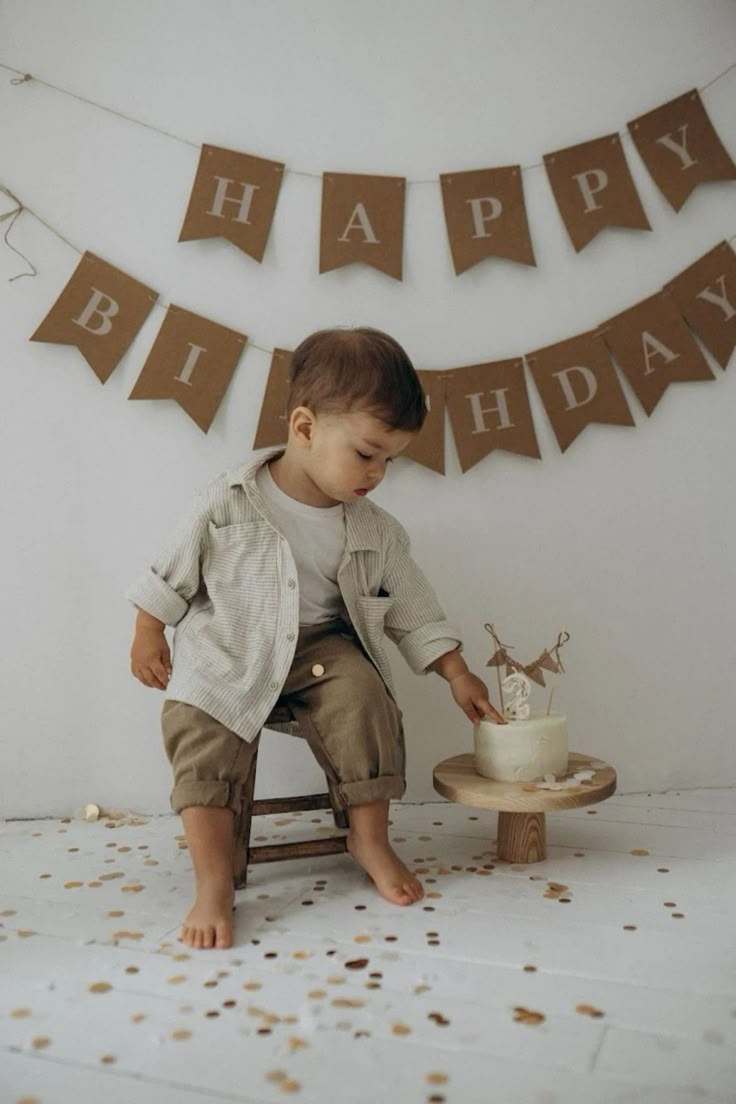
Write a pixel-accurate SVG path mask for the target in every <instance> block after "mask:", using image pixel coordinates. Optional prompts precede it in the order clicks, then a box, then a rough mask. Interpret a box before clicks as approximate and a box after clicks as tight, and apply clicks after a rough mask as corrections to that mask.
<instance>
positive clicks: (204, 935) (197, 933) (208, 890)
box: [179, 883, 235, 949]
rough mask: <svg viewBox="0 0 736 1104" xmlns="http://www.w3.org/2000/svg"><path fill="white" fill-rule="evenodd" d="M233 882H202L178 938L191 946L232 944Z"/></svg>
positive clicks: (226, 945) (225, 945) (203, 946)
mask: <svg viewBox="0 0 736 1104" xmlns="http://www.w3.org/2000/svg"><path fill="white" fill-rule="evenodd" d="M234 900H235V893H234V890H233V887H232V884H230V885H226V886H222V885H220V884H219V883H217V884H215V885H210V886H208V885H204V886H200V887H199V888H198V890H197V899H196V901H195V902H194V905H193V906H192V908H191V910H190V912H189V914H188V915H187V918H186V920H185V921H184V923H183V924H182V928H181V932H180V934H179V942H180V943H186V944H187V946H188V947H197V948H202V949H204V948H208V947H230V946H232V942H233V921H232V913H233V901H234Z"/></svg>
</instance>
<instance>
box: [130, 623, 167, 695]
mask: <svg viewBox="0 0 736 1104" xmlns="http://www.w3.org/2000/svg"><path fill="white" fill-rule="evenodd" d="M130 670H131V671H132V673H133V674H134V675H135V677H136V678H137V679H138V680H139V682H142V683H143V685H144V686H152V687H153V688H154V689H155V690H165V689H166V687H167V685H168V682H169V679H170V678H171V653H170V652H169V645H168V642H167V640H166V636H165V634H164V631H163V629H157V628H152V627H141V628H137V629H136V633H135V637H134V638H133V646H132V647H131V649H130Z"/></svg>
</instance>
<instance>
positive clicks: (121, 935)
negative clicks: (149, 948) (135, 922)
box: [112, 931, 143, 939]
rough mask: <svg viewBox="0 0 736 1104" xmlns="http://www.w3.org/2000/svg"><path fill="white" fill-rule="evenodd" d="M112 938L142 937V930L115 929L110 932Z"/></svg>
mask: <svg viewBox="0 0 736 1104" xmlns="http://www.w3.org/2000/svg"><path fill="white" fill-rule="evenodd" d="M112 937H113V939H142V938H143V932H135V931H116V932H113V933H112Z"/></svg>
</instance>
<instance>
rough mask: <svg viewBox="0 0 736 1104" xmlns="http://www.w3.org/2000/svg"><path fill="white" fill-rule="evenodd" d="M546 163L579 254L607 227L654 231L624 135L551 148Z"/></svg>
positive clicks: (568, 230)
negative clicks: (626, 154)
mask: <svg viewBox="0 0 736 1104" xmlns="http://www.w3.org/2000/svg"><path fill="white" fill-rule="evenodd" d="M544 164H545V168H546V169H547V176H548V177H549V182H550V184H551V186H552V191H553V192H554V196H555V200H556V201H557V206H558V208H559V210H560V214H561V215H562V221H563V222H564V223H565V226H566V227H567V232H568V234H569V235H570V241H571V242H572V244H573V246H574V247H575V251H576V252H577V253H579V252H580V250H581V249H584V248H585V246H586V245H588V243H589V242H591V241H592V240H593V238H594V237H595V236H596V234H598V233H599V231H601V230H603V228H604V227H606V226H625V227H628V228H630V229H632V230H651V226H650V225H649V222H648V221H647V216H646V215H645V214H644V208H643V207H642V205H641V200H640V199H639V193H638V192H637V190H636V187H635V185H634V181H633V180H632V178H631V173H630V172H629V166H628V165H627V163H626V158H625V157H624V151H623V149H622V147H621V141H620V139H619V136H618V134H609V135H606V137H604V138H596V139H594V140H593V141H592V142H583V143H582V144H581V145H579V146H570V147H568V148H567V149H562V150H555V152H554V153H545V155H544Z"/></svg>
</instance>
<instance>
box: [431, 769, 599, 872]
mask: <svg viewBox="0 0 736 1104" xmlns="http://www.w3.org/2000/svg"><path fill="white" fill-rule="evenodd" d="M583 770H592V771H594V772H595V773H594V775H593V777H592V778H591V779H590V780H588V781H581V782H580V783H579V784H578V785H576V786H571V787H570V788H569V789H564V790H544V789H541V788H540V786H539V785H538V784H535V783H534V782H496V781H495V780H494V779H492V778H484V777H483V775H482V774H478V773H477V771H476V769H475V766H474V757H473V754H472V752H468V753H465V754H464V755H454V756H453V757H452V758H451V759H443V760H442V762H441V763H438V764H437V766H436V767H435V768H434V774H433V782H434V788H435V790H436V791H437V793H439V794H442V796H443V797H446V798H448V799H449V800H450V801H457V802H459V804H461V805H473V806H474V807H475V808H478V809H495V810H497V811H498V857H499V858H500V859H503V860H505V861H506V862H514V863H533V862H540V861H541V860H542V859H544V858H546V857H547V840H546V825H545V818H544V815H545V813H546V812H548V811H550V810H551V811H554V812H557V811H559V810H562V809H577V808H579V807H580V806H581V805H594V804H595V803H596V802H598V801H604V800H605V799H606V798H607V797H610V796H611V794H612V793H614V792H615V790H616V772H615V770H614V769H613V767H611V766H609V764H608V763H604V762H602V761H601V760H600V759H597V758H595V757H594V756H590V755H583V754H582V753H580V752H577V751H571V752H570V754H569V758H568V763H567V774H565V775H563V776H562V777H560V778H557V781H558V782H562V781H564V780H565V779H567V778H571V777H572V775H573V774H575V773H576V772H577V771H583Z"/></svg>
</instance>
